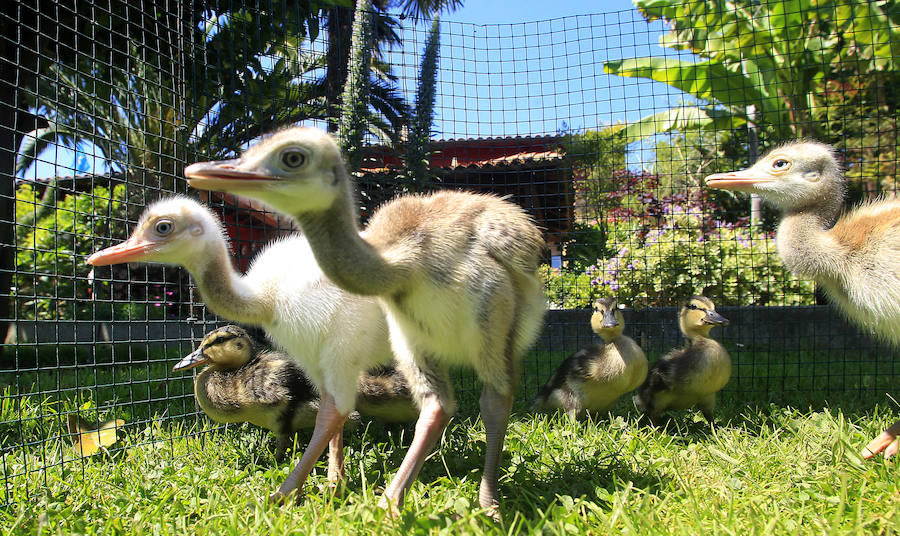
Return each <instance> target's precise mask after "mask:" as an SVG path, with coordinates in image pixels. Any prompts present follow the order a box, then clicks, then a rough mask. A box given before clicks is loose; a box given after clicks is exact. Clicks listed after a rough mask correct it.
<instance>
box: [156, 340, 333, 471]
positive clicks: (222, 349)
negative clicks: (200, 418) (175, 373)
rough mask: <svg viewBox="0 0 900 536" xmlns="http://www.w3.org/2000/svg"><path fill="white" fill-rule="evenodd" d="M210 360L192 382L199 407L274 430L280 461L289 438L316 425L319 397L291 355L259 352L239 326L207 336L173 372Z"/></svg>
mask: <svg viewBox="0 0 900 536" xmlns="http://www.w3.org/2000/svg"><path fill="white" fill-rule="evenodd" d="M205 364H209V365H210V366H208V367H206V368H205V369H203V371H202V372H200V374H198V375H197V378H196V379H195V380H194V396H195V398H196V399H197V404H198V405H199V406H200V409H202V410H203V411H204V413H206V414H207V415H208V416H209V418H210V419H212V420H214V421H216V422H222V423H231V422H249V423H251V424H255V425H256V426H260V427H262V428H266V429H268V430H271V431H273V432H275V435H276V437H277V438H278V439H277V443H276V445H277V446H276V450H275V459H276V460H278V461H281V460H282V459H283V458H284V453H285V451H286V450H287V447H288V445H289V444H290V442H291V437H292V436H293V435H294V433H296V432H297V430H300V429H301V428H311V427H313V426H314V425H315V423H316V413H317V412H318V409H319V395H318V394H317V393H316V389H315V387H313V385H312V383H310V381H309V379H308V378H307V377H306V375H305V374H303V370H302V369H301V368H300V366H299V365H298V364H297V363H296V361H294V360H293V359H292V358H291V357H290V356H288V355H287V354H284V353H281V352H274V351H268V350H264V349H263V348H261V347H260V345H258V344H257V343H256V342H255V341H254V340H253V339H252V338H251V337H250V336H249V335H248V334H247V332H246V331H245V330H244V329H243V328H240V327H238V326H225V327H221V328H219V329H216V330H214V331H211V332H209V333H207V334H206V336H205V337H204V338H203V341H202V342H201V343H200V346H198V347H197V349H196V350H194V351H193V352H192V353H190V354H189V355H187V356H186V357H185V358H184V359H182V360H181V361H179V362H178V363H177V364H176V365H175V366H174V367H173V368H172V370H188V369H192V368H194V367H198V366H200V365H205Z"/></svg>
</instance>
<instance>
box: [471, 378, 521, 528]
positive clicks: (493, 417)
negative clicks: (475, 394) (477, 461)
mask: <svg viewBox="0 0 900 536" xmlns="http://www.w3.org/2000/svg"><path fill="white" fill-rule="evenodd" d="M512 402H513V396H512V394H511V393H510V394H508V395H505V394H502V393H500V392H498V391H497V390H495V389H494V388H493V387H491V386H489V385H485V386H484V389H483V390H482V391H481V420H482V421H484V434H485V446H484V473H483V474H482V475H481V486H480V487H479V489H478V502H479V504H480V505H481V507H482V508H487V509H489V515H490V516H491V517H495V518H496V517H497V516H498V508H499V506H500V494H499V493H498V491H497V483H498V473H499V468H500V456H501V455H502V454H503V441H504V440H505V439H506V428H507V426H508V425H509V412H510V410H511V409H512Z"/></svg>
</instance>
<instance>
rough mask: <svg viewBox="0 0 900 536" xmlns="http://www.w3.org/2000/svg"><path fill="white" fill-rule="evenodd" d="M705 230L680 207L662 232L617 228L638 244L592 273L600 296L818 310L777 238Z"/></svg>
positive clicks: (636, 302)
mask: <svg viewBox="0 0 900 536" xmlns="http://www.w3.org/2000/svg"><path fill="white" fill-rule="evenodd" d="M706 224H707V222H705V221H704V217H703V215H702V214H701V213H700V212H699V211H696V210H693V211H692V210H685V209H682V208H681V207H679V206H674V207H673V212H672V213H671V214H668V215H667V217H666V223H665V224H664V225H662V226H661V228H659V229H653V230H649V231H646V230H645V229H642V228H641V227H640V226H639V225H638V224H636V222H634V221H629V222H625V223H621V224H618V225H620V226H621V228H620V229H618V230H617V231H618V232H619V233H621V234H624V235H629V236H631V237H632V239H631V240H629V241H627V242H625V243H623V244H622V245H621V246H620V247H619V250H618V251H617V252H616V254H615V255H613V256H612V257H610V258H609V259H600V260H598V262H597V264H596V265H595V266H593V267H590V268H588V269H587V270H586V274H588V275H589V276H590V277H591V278H592V284H593V285H594V286H596V287H597V289H596V291H595V293H596V294H598V295H604V296H617V297H619V298H620V299H621V300H623V302H625V303H629V304H631V305H633V306H651V305H672V304H673V303H674V302H675V301H677V300H680V299H683V298H685V297H687V296H690V295H692V294H704V295H707V296H712V297H714V299H715V300H716V303H718V304H720V305H812V304H815V297H814V284H813V283H812V282H809V281H799V280H797V279H795V278H794V276H793V275H791V273H790V272H789V271H787V270H786V269H785V268H784V266H783V264H782V262H781V259H779V257H778V252H777V250H776V247H775V240H774V238H772V237H771V236H769V235H766V234H762V233H755V232H751V231H750V230H748V229H747V228H740V227H734V226H732V225H730V224H723V223H721V222H716V223H715V227H714V228H713V229H711V230H706V229H705V228H704V226H705V225H706Z"/></svg>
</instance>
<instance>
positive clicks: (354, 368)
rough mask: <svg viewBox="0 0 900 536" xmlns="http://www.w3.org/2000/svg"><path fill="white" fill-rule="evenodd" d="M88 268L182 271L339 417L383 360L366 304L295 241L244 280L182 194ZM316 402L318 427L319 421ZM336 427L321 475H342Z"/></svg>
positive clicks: (210, 224)
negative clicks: (154, 266) (150, 265)
mask: <svg viewBox="0 0 900 536" xmlns="http://www.w3.org/2000/svg"><path fill="white" fill-rule="evenodd" d="M87 262H88V263H89V264H93V265H94V266H104V265H108V264H118V263H125V262H159V263H165V264H172V265H176V266H183V267H185V268H186V269H187V270H188V272H190V273H191V275H192V276H193V277H194V280H195V281H196V282H197V287H198V288H199V289H200V294H201V296H202V298H203V301H204V302H205V303H206V306H207V307H209V308H210V309H211V310H212V311H213V312H215V313H216V314H217V315H219V316H221V317H223V318H227V319H229V320H231V321H233V322H240V323H241V324H247V325H253V326H259V327H262V328H263V329H264V330H265V331H266V335H267V336H268V338H269V339H270V340H272V341H273V342H274V343H275V345H276V346H277V347H279V348H280V349H282V350H284V351H285V352H286V353H287V354H288V355H290V356H291V357H292V358H294V359H295V360H297V362H298V363H299V364H300V366H301V367H303V371H304V372H305V373H306V375H307V377H309V379H310V381H311V382H312V383H313V385H315V386H316V389H317V390H318V391H319V393H323V392H324V393H328V395H327V397H326V399H327V403H326V404H325V406H326V408H328V409H327V410H326V411H325V412H324V413H325V414H326V415H328V414H329V411H331V410H332V409H333V408H334V407H337V408H340V410H341V411H342V412H345V413H346V414H347V415H349V414H350V412H351V411H353V409H354V405H355V402H356V393H357V388H358V386H357V382H358V380H359V376H360V375H361V374H362V372H363V371H365V370H369V369H371V368H373V367H377V366H379V365H385V364H388V363H390V362H391V349H390V345H389V343H388V328H387V322H386V321H385V317H384V314H383V313H382V312H381V308H380V307H379V305H378V304H377V303H376V302H375V300H374V299H372V298H367V297H364V296H357V295H353V294H350V293H348V292H345V291H343V290H341V289H340V288H338V287H336V286H335V285H334V284H332V283H331V281H329V280H328V278H327V277H325V276H324V275H323V274H322V271H321V270H320V269H319V266H318V265H317V264H316V262H315V259H314V258H313V255H312V251H311V250H310V248H309V244H308V243H307V241H306V239H304V238H303V237H302V236H297V235H293V236H289V237H285V238H282V239H279V240H278V241H276V242H273V243H272V244H269V245H268V246H266V247H265V248H263V249H262V250H261V251H260V252H259V253H258V254H257V255H256V257H255V258H254V259H253V263H252V264H251V265H250V268H249V269H248V270H247V273H246V274H240V273H238V272H237V271H236V270H235V269H234V266H233V265H232V264H231V259H230V257H229V244H228V240H227V238H226V235H225V230H224V229H223V227H222V223H221V222H220V221H219V219H218V218H217V217H216V216H215V214H213V213H212V212H211V211H210V210H209V209H208V208H206V207H204V206H203V205H201V204H200V203H198V202H197V201H195V200H193V199H189V198H186V197H172V198H169V199H162V200H160V201H157V202H156V203H153V204H152V205H150V206H148V207H147V208H146V209H145V210H144V213H143V214H142V215H141V218H140V220H139V221H138V224H137V226H136V228H135V229H134V231H133V232H132V234H131V236H130V237H129V238H128V240H126V241H125V242H122V243H120V244H117V245H114V246H112V247H109V248H106V249H104V250H102V251H98V252H96V253H94V254H93V255H91V256H90V257H88V259H87ZM323 418H324V417H323V411H322V404H321V403H320V404H319V413H318V414H317V416H316V426H317V428H318V427H319V421H320V420H322V419H323ZM342 430H343V428H342V426H338V427H336V428H334V429H332V433H331V435H329V436H328V437H327V438H325V440H326V442H329V443H330V448H329V458H328V478H329V480H330V481H331V482H332V483H335V482H337V481H338V480H340V479H341V478H342V477H343V454H342V453H343V446H342V445H343V443H342Z"/></svg>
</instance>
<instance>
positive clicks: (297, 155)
mask: <svg viewBox="0 0 900 536" xmlns="http://www.w3.org/2000/svg"><path fill="white" fill-rule="evenodd" d="M281 162H282V163H283V164H284V165H285V167H287V168H289V169H297V168H298V167H300V166H302V165H303V164H304V162H306V155H305V154H303V153H302V152H300V151H285V152H283V153H281Z"/></svg>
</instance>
